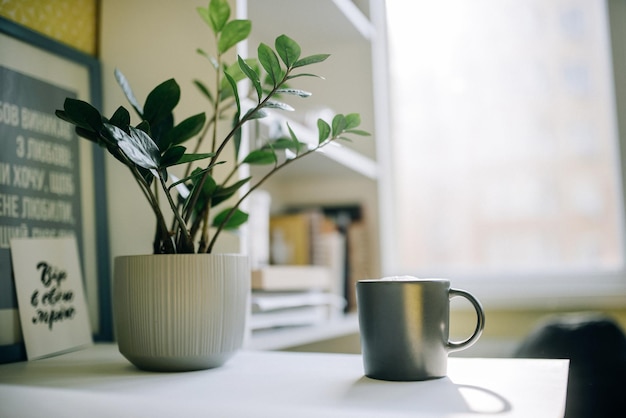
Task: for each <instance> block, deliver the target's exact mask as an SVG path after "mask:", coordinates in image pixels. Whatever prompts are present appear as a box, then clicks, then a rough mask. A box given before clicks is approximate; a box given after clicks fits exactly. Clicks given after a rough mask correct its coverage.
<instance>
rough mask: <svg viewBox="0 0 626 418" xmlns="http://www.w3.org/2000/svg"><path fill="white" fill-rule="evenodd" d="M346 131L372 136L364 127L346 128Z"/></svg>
mask: <svg viewBox="0 0 626 418" xmlns="http://www.w3.org/2000/svg"><path fill="white" fill-rule="evenodd" d="M346 133H351V134H354V135H360V136H371V135H372V134H371V133H369V132H367V131H364V130H362V129H346Z"/></svg>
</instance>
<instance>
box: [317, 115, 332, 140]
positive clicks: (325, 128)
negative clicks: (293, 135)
mask: <svg viewBox="0 0 626 418" xmlns="http://www.w3.org/2000/svg"><path fill="white" fill-rule="evenodd" d="M317 131H318V137H319V140H318V141H319V142H318V143H320V144H321V143H322V142H324V141H326V140H327V139H328V137H329V136H330V125H329V124H328V123H327V122H326V121H325V120H324V119H318V120H317Z"/></svg>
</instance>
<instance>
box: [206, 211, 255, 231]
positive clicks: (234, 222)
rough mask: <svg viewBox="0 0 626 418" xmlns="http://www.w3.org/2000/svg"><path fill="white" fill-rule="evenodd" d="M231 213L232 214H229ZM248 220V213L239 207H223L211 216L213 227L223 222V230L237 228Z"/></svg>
mask: <svg viewBox="0 0 626 418" xmlns="http://www.w3.org/2000/svg"><path fill="white" fill-rule="evenodd" d="M231 213H232V214H231ZM247 220H248V214H247V213H245V212H243V211H242V210H240V209H235V210H234V211H233V210H232V208H228V209H224V210H223V211H222V212H220V213H218V214H217V215H216V216H215V218H213V224H212V226H213V227H218V226H220V225H222V224H224V226H223V228H224V229H225V230H232V229H237V228H239V227H240V226H241V225H243V224H244V223H246V221H247Z"/></svg>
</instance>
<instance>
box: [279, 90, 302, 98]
mask: <svg viewBox="0 0 626 418" xmlns="http://www.w3.org/2000/svg"><path fill="white" fill-rule="evenodd" d="M276 93H277V94H289V95H291V96H298V97H303V98H306V97H310V96H311V93H310V92H308V91H304V90H300V89H278V90H276Z"/></svg>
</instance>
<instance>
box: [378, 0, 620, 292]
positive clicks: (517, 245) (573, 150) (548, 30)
mask: <svg viewBox="0 0 626 418" xmlns="http://www.w3.org/2000/svg"><path fill="white" fill-rule="evenodd" d="M608 22H609V20H608V8H607V5H606V3H605V2H604V1H602V0H597V1H586V0H563V1H558V2H556V1H550V2H546V1H544V0H525V1H502V0H475V1H471V2H468V1H465V0H444V1H429V0H419V1H414V2H405V1H399V0H388V1H387V29H388V32H387V36H388V54H389V58H390V60H389V62H390V66H389V80H390V93H389V96H390V101H391V106H390V118H391V120H390V126H391V128H390V134H391V138H392V141H391V143H392V151H391V155H390V159H391V165H390V166H391V168H392V174H391V177H390V183H389V184H390V185H391V187H393V190H392V192H393V196H394V197H393V205H388V207H389V211H390V212H391V213H388V214H386V215H385V214H383V216H386V217H387V218H389V219H392V220H393V223H394V224H393V228H392V229H393V231H394V232H393V234H394V235H393V237H392V238H390V239H389V240H388V242H393V244H394V248H393V250H392V251H390V252H388V255H389V257H390V258H391V261H390V263H389V266H390V268H389V270H391V271H389V272H387V273H393V274H415V275H417V276H423V277H426V276H433V275H437V276H447V277H450V278H454V280H455V282H458V281H459V280H460V281H463V280H467V282H466V283H467V284H472V283H473V284H476V283H483V284H484V283H489V284H490V286H491V285H495V286H496V287H497V286H498V285H501V287H502V289H508V291H509V292H517V290H515V289H520V288H521V289H522V290H524V289H525V290H529V288H531V287H532V286H531V285H530V283H533V285H536V286H540V287H541V292H544V291H545V287H546V285H547V284H548V282H549V283H550V284H551V285H552V286H554V287H555V288H556V289H557V290H556V293H559V294H560V295H563V294H567V293H568V292H567V289H566V288H564V286H563V285H564V284H565V283H568V284H572V280H573V278H574V277H578V278H581V279H583V280H581V281H580V282H585V281H587V282H588V281H589V280H599V281H600V282H601V281H602V280H603V279H598V277H605V278H611V279H610V280H613V279H615V278H616V277H617V276H619V275H620V274H621V272H622V271H624V234H623V227H622V222H623V208H622V190H623V189H622V182H621V170H620V162H619V145H618V130H617V119H616V110H615V89H614V80H613V63H612V53H611V38H610V32H609V25H608ZM383 187H384V186H383ZM607 280H609V279H607ZM610 280H609V281H610ZM600 282H598V283H600ZM604 283H607V281H606V280H605V281H604ZM623 283H624V287H626V279H624V280H623ZM574 287H576V286H574ZM535 290H537V291H539V290H538V289H537V288H536V289H535ZM586 291H587V290H585V292H586ZM522 293H523V292H522ZM527 293H528V292H527ZM530 293H532V291H530ZM544 294H545V293H544Z"/></svg>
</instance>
